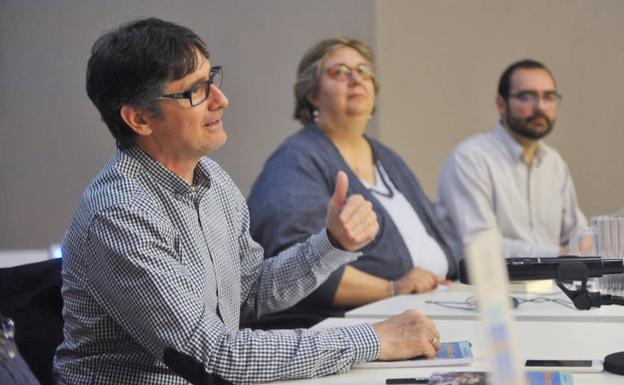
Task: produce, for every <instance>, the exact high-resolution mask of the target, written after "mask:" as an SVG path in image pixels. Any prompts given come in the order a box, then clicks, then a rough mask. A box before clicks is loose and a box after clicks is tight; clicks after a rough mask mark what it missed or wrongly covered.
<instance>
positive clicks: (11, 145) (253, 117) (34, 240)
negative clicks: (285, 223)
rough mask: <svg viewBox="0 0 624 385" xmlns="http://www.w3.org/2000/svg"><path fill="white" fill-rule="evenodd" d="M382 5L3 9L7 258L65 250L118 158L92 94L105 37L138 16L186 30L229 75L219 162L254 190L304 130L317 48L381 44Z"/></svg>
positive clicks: (20, 2) (0, 169)
mask: <svg viewBox="0 0 624 385" xmlns="http://www.w3.org/2000/svg"><path fill="white" fill-rule="evenodd" d="M373 11H374V2H373V0H365V1H362V0H339V1H335V0H320V1H319V0H315V1H306V0H262V1H253V0H247V1H244V0H227V1H226V0H220V1H214V0H212V1H206V0H197V1H172V0H159V1H139V0H130V1H128V0H125V1H122V0H119V1H117V0H115V1H102V0H99V1H96V0H90V1H69V0H66V1H54V0H52V1H51V0H0V68H1V69H2V70H1V71H0V86H1V87H0V89H2V92H1V93H0V249H12V248H33V247H43V248H46V247H47V246H48V245H49V244H50V243H52V242H58V241H59V240H60V239H61V237H62V235H63V232H64V230H65V228H66V227H67V225H68V224H69V221H70V219H71V215H72V213H73V210H74V205H75V203H76V201H77V199H78V198H79V196H80V194H81V192H82V190H83V189H84V187H85V186H86V184H87V183H88V181H89V180H90V179H91V178H92V177H93V176H94V175H95V174H96V173H97V171H98V170H99V169H100V168H101V167H102V165H103V164H104V163H105V162H106V161H107V160H108V159H109V158H110V156H111V154H112V153H113V151H114V141H113V139H112V137H111V136H110V134H109V133H108V130H107V129H106V126H105V125H104V124H103V123H102V122H100V121H99V116H98V114H97V111H96V110H95V107H93V106H92V104H91V102H90V101H89V100H88V98H87V96H86V93H85V91H84V73H85V67H86V62H87V59H88V57H89V50H90V48H91V45H92V44H93V42H94V41H95V39H96V38H97V37H98V36H99V35H100V34H101V32H102V31H104V30H107V29H110V28H113V27H115V26H117V25H118V24H120V23H121V22H123V21H127V20H130V19H132V18H136V17H147V16H156V17H160V18H163V19H167V20H172V21H176V22H179V23H181V24H183V25H185V26H188V27H190V28H192V29H193V30H195V31H196V32H197V33H198V34H199V35H200V36H202V37H203V38H204V39H205V41H206V42H207V45H208V47H209V49H210V52H211V59H212V60H211V61H212V63H213V64H221V65H223V67H224V83H223V89H224V91H225V92H226V94H227V95H228V96H229V98H230V107H229V108H228V110H227V111H226V112H225V116H224V124H225V128H226V130H227V132H228V134H229V142H228V143H227V144H226V145H225V146H224V147H223V148H222V149H220V150H219V151H217V152H215V153H214V154H212V156H213V157H214V158H215V159H217V160H218V161H219V162H220V163H221V164H222V165H223V166H224V168H225V169H226V170H228V171H229V172H230V173H231V174H232V176H233V178H234V180H235V181H236V182H237V183H238V185H239V186H240V187H241V190H242V191H243V192H244V193H247V192H248V190H249V188H250V186H251V183H252V182H253V179H254V177H255V176H256V175H257V174H258V173H259V171H260V168H261V166H262V164H263V162H264V160H265V159H266V157H267V156H268V155H269V154H270V152H271V151H272V150H273V149H274V148H275V147H277V145H278V144H279V143H280V142H281V141H282V140H283V138H284V137H285V136H286V135H288V134H289V133H292V132H293V131H295V130H296V129H297V128H298V127H299V124H298V123H297V122H295V121H294V120H293V119H292V118H291V116H292V109H293V106H294V104H293V97H292V84H293V81H294V78H295V71H296V65H297V63H298V61H299V59H300V57H301V56H302V55H303V52H304V51H305V49H307V48H308V47H309V46H310V45H311V44H313V43H314V42H316V41H318V40H319V39H321V38H324V37H327V36H330V35H335V34H344V35H350V36H355V37H359V38H361V39H364V40H366V41H370V42H372V41H373V40H374V26H373V22H374V14H373Z"/></svg>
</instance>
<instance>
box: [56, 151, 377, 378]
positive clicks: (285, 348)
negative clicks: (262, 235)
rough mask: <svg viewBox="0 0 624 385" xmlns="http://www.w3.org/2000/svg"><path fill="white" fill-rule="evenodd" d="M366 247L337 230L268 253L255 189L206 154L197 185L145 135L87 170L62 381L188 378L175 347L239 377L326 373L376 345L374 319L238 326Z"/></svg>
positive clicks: (74, 244) (69, 269)
mask: <svg viewBox="0 0 624 385" xmlns="http://www.w3.org/2000/svg"><path fill="white" fill-rule="evenodd" d="M357 256H358V253H347V252H344V251H340V250H337V249H334V248H333V247H332V246H331V244H330V243H329V241H328V239H327V234H326V230H323V231H321V232H320V233H318V234H317V235H314V236H312V237H311V238H309V239H308V240H306V241H304V242H302V243H300V244H297V245H295V246H293V247H292V248H290V249H287V250H285V251H284V252H282V253H281V254H279V255H278V256H277V257H275V258H271V259H267V260H264V255H263V250H262V248H261V247H260V246H259V245H257V244H256V243H255V242H254V241H253V240H252V239H251V236H250V235H249V214H248V210H247V205H246V204H245V200H244V198H243V196H242V194H241V193H240V191H239V190H238V189H237V188H236V186H235V185H234V183H233V182H232V180H231V179H230V177H229V176H228V175H227V174H226V173H225V172H224V171H223V170H222V169H221V168H220V167H219V166H218V165H217V164H216V163H215V162H213V161H211V160H209V159H207V158H204V159H202V160H201V161H200V163H199V164H198V165H197V168H196V169H195V173H194V181H193V185H192V186H189V185H188V184H187V183H186V182H185V181H183V180H182V179H181V178H179V177H178V176H177V175H175V174H173V173H171V172H170V171H168V170H167V169H165V168H164V167H162V166H161V165H160V164H159V163H157V162H155V161H154V160H152V159H151V158H150V157H149V156H147V155H146V154H145V153H144V152H143V151H141V150H140V149H139V148H138V147H131V148H129V149H126V150H120V151H118V152H117V154H116V155H115V156H114V158H113V159H112V160H111V161H110V162H109V164H108V165H107V166H106V167H105V168H104V169H103V170H102V172H100V174H99V175H98V176H97V177H96V178H95V179H94V180H93V181H92V182H91V183H90V185H89V186H88V187H87V189H86V190H85V192H84V194H83V196H82V199H81V200H80V202H79V203H78V207H77V209H76V214H75V216H74V219H73V221H72V224H71V226H70V228H69V230H68V231H67V234H66V235H65V238H64V240H63V290H62V293H63V299H64V309H63V317H64V319H65V330H64V333H65V340H64V341H63V344H62V345H61V346H60V347H59V348H58V351H57V353H56V357H55V362H54V367H55V372H56V375H57V377H58V383H59V384H92V385H94V384H107V385H110V384H187V382H186V381H185V380H184V379H183V378H182V377H180V376H179V375H177V374H176V373H174V372H173V371H172V370H170V369H169V368H168V367H167V366H166V365H165V364H164V363H163V353H164V351H165V350H166V349H173V350H174V351H177V352H181V353H184V354H185V355H187V356H190V357H192V358H193V359H195V360H196V362H198V363H200V365H203V366H204V367H205V369H206V371H208V372H214V373H217V374H219V375H220V376H222V377H224V378H226V379H228V380H230V381H233V382H237V383H249V382H266V381H272V380H275V379H280V378H297V377H312V376H320V375H325V374H329V373H334V372H339V371H345V370H348V369H349V368H350V367H351V365H353V364H354V363H356V362H359V361H362V360H370V359H374V358H376V357H377V355H378V354H379V339H378V338H377V336H376V334H375V332H374V330H373V329H372V327H371V326H370V325H360V326H356V327H347V328H342V329H334V330H327V331H320V332H315V331H308V330H291V331H286V330H281V331H268V332H264V331H252V330H249V329H245V330H238V325H239V319H240V316H241V312H242V313H243V314H248V315H251V316H259V315H262V314H266V313H269V312H273V311H276V310H281V309H284V308H286V307H289V306H292V305H293V304H295V303H296V302H298V301H299V300H301V299H302V298H304V297H305V296H306V295H308V294H309V293H310V292H311V291H312V290H314V289H315V288H316V287H317V286H318V285H319V284H320V283H321V282H323V280H325V279H326V278H327V276H328V275H329V274H330V273H331V272H332V271H334V270H335V269H336V268H338V267H339V266H340V265H342V264H344V263H347V262H350V261H353V260H354V259H355V258H356V257H357Z"/></svg>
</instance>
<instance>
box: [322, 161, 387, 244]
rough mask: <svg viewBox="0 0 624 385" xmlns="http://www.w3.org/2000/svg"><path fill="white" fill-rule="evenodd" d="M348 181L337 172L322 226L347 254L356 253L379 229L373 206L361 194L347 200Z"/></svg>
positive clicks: (344, 175) (341, 172) (340, 172)
mask: <svg viewBox="0 0 624 385" xmlns="http://www.w3.org/2000/svg"><path fill="white" fill-rule="evenodd" d="M348 189H349V179H348V178H347V174H345V173H344V171H338V175H337V176H336V190H334V195H333V196H332V197H331V199H330V200H329V205H328V207H327V216H326V218H325V224H326V226H327V229H328V230H329V232H330V234H331V235H332V236H333V237H334V239H335V240H336V241H337V242H338V243H339V244H340V246H341V247H342V248H343V249H344V250H347V251H355V250H359V249H361V248H362V247H364V246H366V245H367V244H368V243H369V242H370V241H372V240H373V239H374V238H375V235H376V234H377V231H378V230H379V224H378V223H377V214H375V212H374V211H373V205H372V204H371V203H370V202H369V201H367V200H365V199H364V198H363V197H362V196H361V195H351V196H350V197H348V198H347V190H348Z"/></svg>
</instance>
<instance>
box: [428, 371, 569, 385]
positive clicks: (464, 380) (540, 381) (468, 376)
mask: <svg viewBox="0 0 624 385" xmlns="http://www.w3.org/2000/svg"><path fill="white" fill-rule="evenodd" d="M525 375H526V379H527V384H528V385H574V379H573V378H572V373H569V372H558V371H554V372H545V371H544V372H540V371H531V372H526V373H525ZM487 377H488V375H487V373H486V372H449V373H433V374H432V375H431V377H430V378H429V382H428V385H448V384H472V385H487V384H488V382H487Z"/></svg>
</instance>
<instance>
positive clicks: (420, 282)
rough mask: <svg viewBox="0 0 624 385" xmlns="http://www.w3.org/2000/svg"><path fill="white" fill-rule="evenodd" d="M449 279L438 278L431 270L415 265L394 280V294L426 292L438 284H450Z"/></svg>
mask: <svg viewBox="0 0 624 385" xmlns="http://www.w3.org/2000/svg"><path fill="white" fill-rule="evenodd" d="M451 283H453V282H451V281H449V280H447V279H444V278H440V277H438V276H437V275H435V274H433V273H432V272H430V271H428V270H425V269H421V268H419V267H415V268H413V269H412V270H410V271H408V272H407V273H406V274H405V275H404V276H402V277H401V278H400V279H398V280H397V281H394V290H395V294H413V293H426V292H428V291H431V290H433V289H435V288H436V287H438V285H450V284H451Z"/></svg>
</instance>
